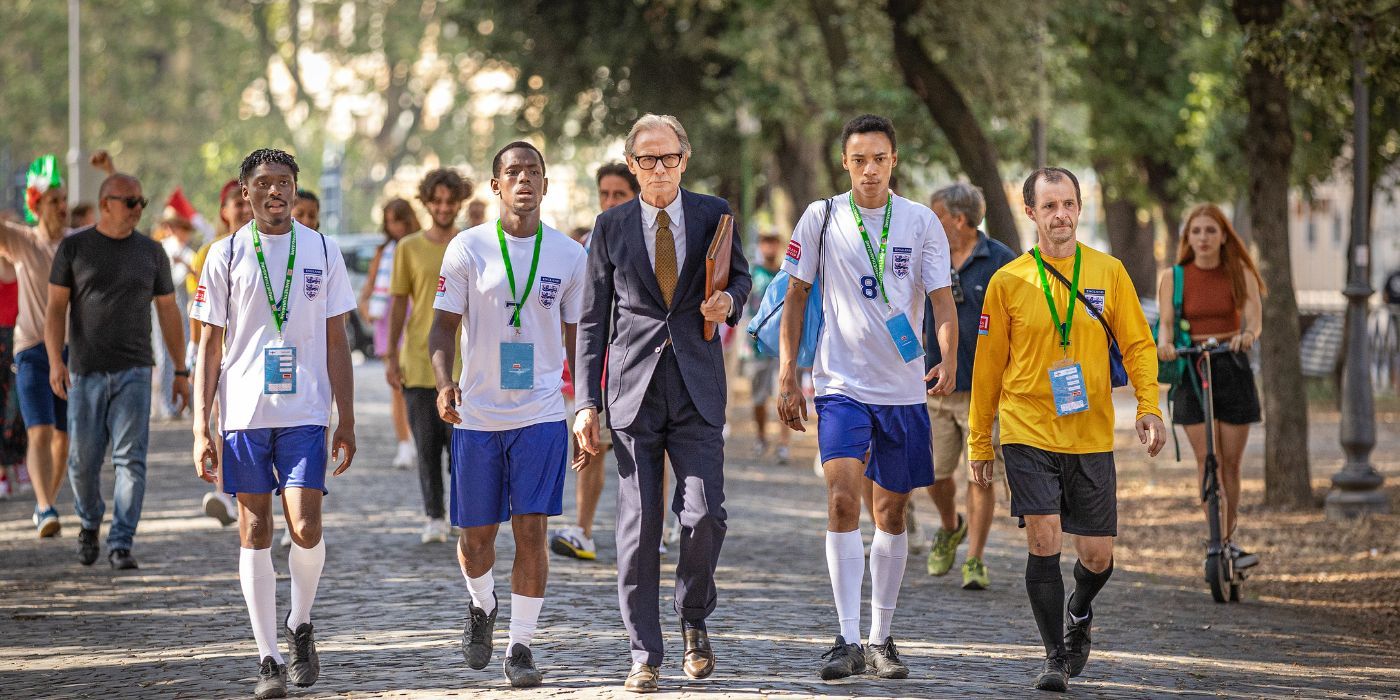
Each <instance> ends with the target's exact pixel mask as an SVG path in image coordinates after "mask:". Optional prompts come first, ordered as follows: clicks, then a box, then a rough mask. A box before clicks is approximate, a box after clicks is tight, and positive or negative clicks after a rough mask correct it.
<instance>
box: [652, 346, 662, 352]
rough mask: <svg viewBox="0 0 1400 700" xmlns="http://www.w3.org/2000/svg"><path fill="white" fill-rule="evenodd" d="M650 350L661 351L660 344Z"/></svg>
mask: <svg viewBox="0 0 1400 700" xmlns="http://www.w3.org/2000/svg"><path fill="white" fill-rule="evenodd" d="M652 352H661V346H660V345H658V346H656V349H655V350H653V351H652Z"/></svg>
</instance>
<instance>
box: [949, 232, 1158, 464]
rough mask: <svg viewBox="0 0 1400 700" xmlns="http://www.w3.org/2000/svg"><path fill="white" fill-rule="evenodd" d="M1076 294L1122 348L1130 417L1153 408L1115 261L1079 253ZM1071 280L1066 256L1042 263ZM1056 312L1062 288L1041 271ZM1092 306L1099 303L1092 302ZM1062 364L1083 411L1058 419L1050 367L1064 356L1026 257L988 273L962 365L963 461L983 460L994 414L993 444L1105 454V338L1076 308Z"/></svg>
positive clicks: (1133, 297)
mask: <svg viewBox="0 0 1400 700" xmlns="http://www.w3.org/2000/svg"><path fill="white" fill-rule="evenodd" d="M1079 248H1080V250H1081V251H1083V252H1082V254H1081V262H1080V273H1079V288H1080V291H1082V292H1083V293H1084V295H1085V296H1086V297H1088V298H1089V299H1090V301H1093V302H1094V303H1095V305H1098V304H1099V303H1102V305H1103V308H1104V313H1105V314H1106V318H1107V319H1108V323H1109V326H1111V327H1112V328H1113V333H1114V335H1116V336H1117V337H1118V342H1119V344H1120V345H1121V349H1122V351H1123V366H1124V367H1125V368H1126V369H1127V371H1128V378H1129V381H1130V382H1131V383H1132V386H1133V390H1134V393H1135V394H1136V395H1137V401H1138V408H1137V418H1141V417H1143V416H1145V415H1148V414H1152V415H1156V416H1159V417H1160V416H1161V415H1162V413H1161V411H1160V410H1159V409H1158V408H1157V392H1158V388H1157V352H1156V347H1155V346H1154V344H1153V342H1152V331H1151V329H1149V328H1148V326H1147V319H1146V317H1145V316H1143V313H1142V305H1141V304H1140V303H1139V302H1138V296H1137V292H1136V291H1135V290H1134V289H1133V282H1132V280H1131V279H1129V278H1128V272H1127V271H1126V270H1124V269H1123V263H1121V262H1119V261H1118V259H1117V258H1114V257H1113V256H1111V255H1108V254H1106V253H1101V252H1099V251H1097V250H1094V249H1092V248H1089V247H1088V246H1085V245H1083V244H1080V246H1079ZM1042 259H1043V260H1044V261H1045V264H1046V265H1047V266H1053V267H1054V268H1055V269H1057V270H1059V271H1060V273H1061V274H1063V275H1064V276H1065V279H1069V280H1072V279H1073V278H1074V277H1073V275H1074V256H1073V255H1070V256H1069V257H1066V258H1050V257H1044V258H1042ZM1046 279H1047V281H1049V283H1050V292H1051V295H1052V297H1053V298H1054V300H1055V310H1056V313H1058V314H1059V315H1060V320H1061V321H1063V320H1064V316H1065V310H1066V304H1067V303H1068V301H1069V298H1070V293H1069V287H1068V286H1067V285H1065V284H1063V283H1061V282H1060V281H1059V280H1056V279H1055V276H1054V275H1053V274H1051V273H1050V271H1049V270H1046ZM1100 300H1102V301H1101V302H1100ZM1075 305H1076V308H1075V310H1074V322H1073V325H1072V326H1071V328H1070V346H1069V358H1070V359H1071V360H1074V361H1076V362H1078V363H1079V364H1080V367H1081V368H1082V370H1083V373H1084V386H1085V392H1086V394H1087V396H1088V401H1089V408H1088V410H1085V411H1082V412H1080V413H1074V414H1070V415H1067V416H1059V415H1057V414H1056V412H1055V405H1054V401H1053V398H1052V395H1051V390H1050V368H1051V365H1052V364H1054V363H1055V362H1057V361H1059V360H1061V359H1062V358H1064V357H1065V354H1064V352H1063V351H1061V349H1060V340H1059V334H1058V333H1057V332H1056V331H1055V324H1054V321H1052V320H1051V316H1050V309H1049V307H1048V306H1047V305H1046V304H1045V292H1044V291H1043V289H1042V287H1041V285H1040V273H1039V272H1038V271H1037V270H1036V265H1035V258H1034V257H1033V256H1032V255H1031V254H1030V253H1025V254H1023V255H1021V256H1020V257H1018V258H1016V259H1015V260H1013V261H1011V262H1010V263H1007V264H1006V265H1005V266H1004V267H1002V268H1001V269H1000V270H998V271H997V273H996V274H995V275H993V276H992V281H991V283H990V284H988V286H987V293H986V297H985V300H984V301H983V302H982V319H981V325H980V327H979V329H978V338H977V361H976V362H975V363H974V365H973V368H972V411H971V415H970V416H969V417H968V436H967V446H968V458H969V459H974V460H984V459H992V456H993V453H992V420H993V418H995V417H997V416H998V415H1000V418H1001V442H1002V444H1007V445H1012V444H1019V445H1030V446H1032V447H1038V448H1040V449H1043V450H1048V451H1051V452H1061V453H1067V454H1085V453H1090V452H1110V451H1112V450H1113V398H1112V396H1111V392H1112V380H1111V377H1110V376H1109V359H1108V358H1109V352H1108V336H1107V334H1106V333H1105V332H1104V329H1103V325H1102V324H1101V323H1099V321H1098V319H1096V318H1094V317H1093V316H1091V315H1090V314H1089V313H1088V311H1089V310H1087V309H1085V308H1084V304H1083V303H1081V302H1079V301H1076V302H1075Z"/></svg>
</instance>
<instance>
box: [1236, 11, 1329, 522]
mask: <svg viewBox="0 0 1400 700" xmlns="http://www.w3.org/2000/svg"><path fill="white" fill-rule="evenodd" d="M1284 1H1285V0H1235V2H1234V6H1233V9H1234V14H1235V18H1236V19H1237V20H1238V21H1239V23H1240V25H1241V26H1242V27H1243V28H1244V30H1245V36H1246V40H1247V41H1249V42H1260V41H1264V40H1265V39H1264V38H1263V35H1264V34H1265V33H1266V32H1268V31H1270V30H1271V29H1272V28H1273V27H1274V26H1275V25H1277V24H1278V23H1279V21H1280V20H1281V19H1282V18H1283V12H1284ZM1243 68H1244V96H1245V100H1246V102H1247V104H1248V105H1249V116H1248V121H1247V122H1246V125H1245V130H1244V134H1243V136H1242V138H1241V141H1242V143H1241V145H1242V146H1243V149H1244V156H1245V162H1246V163H1247V164H1248V168H1249V211H1250V229H1251V231H1253V234H1254V239H1255V240H1256V241H1258V244H1259V250H1261V251H1267V252H1266V253H1265V254H1264V255H1260V256H1259V260H1258V263H1259V273H1260V275H1262V276H1263V278H1264V283H1265V284H1267V285H1268V287H1269V295H1268V296H1267V297H1265V298H1264V333H1263V349H1262V353H1261V359H1262V362H1261V364H1262V366H1263V375H1264V376H1263V382H1262V383H1261V384H1262V386H1263V387H1264V391H1263V392H1262V393H1263V395H1262V396H1261V398H1262V399H1263V404H1264V416H1265V417H1266V419H1267V422H1266V423H1265V424H1264V428H1265V430H1264V503H1265V504H1267V505H1270V506H1284V507H1292V508H1300V507H1307V506H1310V505H1312V485H1311V483H1310V482H1309V477H1308V404H1307V397H1306V396H1305V395H1304V391H1303V371H1302V363H1301V361H1300V359H1299V352H1298V348H1299V345H1298V336H1299V333H1298V302H1297V299H1296V298H1295V297H1294V292H1293V272H1292V263H1291V260H1290V255H1289V240H1288V182H1289V170H1290V164H1291V162H1292V159H1293V129H1292V122H1291V120H1290V117H1289V113H1288V103H1289V92H1288V86H1287V84H1285V82H1284V78H1283V75H1282V73H1280V72H1279V71H1278V70H1277V69H1275V68H1273V67H1271V66H1270V65H1269V64H1268V63H1267V62H1264V61H1261V60H1259V59H1258V58H1255V59H1248V60H1246V61H1245V64H1244V66H1243Z"/></svg>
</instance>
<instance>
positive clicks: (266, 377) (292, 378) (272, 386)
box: [263, 347, 297, 394]
mask: <svg viewBox="0 0 1400 700" xmlns="http://www.w3.org/2000/svg"><path fill="white" fill-rule="evenodd" d="M263 393H264V394H295V393H297V349H296V348H294V347H277V348H263Z"/></svg>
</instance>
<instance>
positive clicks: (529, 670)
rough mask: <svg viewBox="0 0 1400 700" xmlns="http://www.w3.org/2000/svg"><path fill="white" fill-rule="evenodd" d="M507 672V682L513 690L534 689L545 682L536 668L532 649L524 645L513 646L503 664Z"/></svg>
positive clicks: (542, 675)
mask: <svg viewBox="0 0 1400 700" xmlns="http://www.w3.org/2000/svg"><path fill="white" fill-rule="evenodd" d="M501 668H502V670H504V671H505V672H506V680H508V681H510V687H512V688H533V687H535V686H537V685H539V684H540V683H541V682H543V681H544V674H543V673H541V672H540V670H539V669H538V668H535V657H534V655H533V654H531V653H530V647H527V646H525V645H524V644H515V645H512V646H511V648H510V651H509V652H508V653H507V654H506V660H505V661H504V662H503V663H502V664H501Z"/></svg>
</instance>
